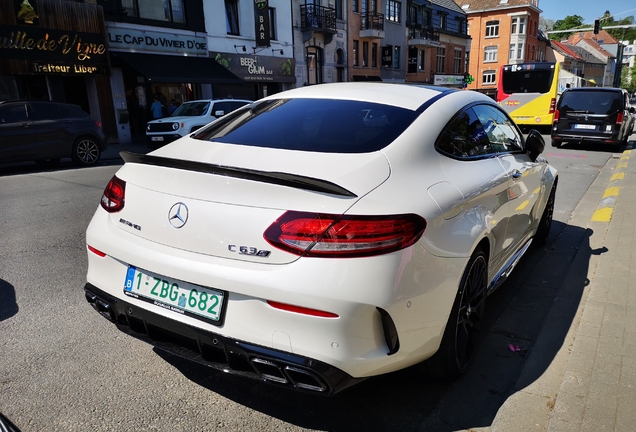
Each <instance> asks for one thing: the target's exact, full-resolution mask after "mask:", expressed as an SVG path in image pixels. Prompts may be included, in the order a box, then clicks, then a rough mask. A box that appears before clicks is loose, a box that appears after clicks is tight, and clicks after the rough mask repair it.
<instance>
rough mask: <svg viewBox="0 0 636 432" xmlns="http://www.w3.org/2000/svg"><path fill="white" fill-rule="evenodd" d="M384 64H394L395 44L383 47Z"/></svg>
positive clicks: (389, 65)
mask: <svg viewBox="0 0 636 432" xmlns="http://www.w3.org/2000/svg"><path fill="white" fill-rule="evenodd" d="M382 66H388V67H391V66H393V45H387V46H383V47H382Z"/></svg>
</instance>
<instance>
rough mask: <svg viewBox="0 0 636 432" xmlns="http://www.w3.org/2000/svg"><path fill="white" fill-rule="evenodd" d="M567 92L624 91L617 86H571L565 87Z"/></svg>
mask: <svg viewBox="0 0 636 432" xmlns="http://www.w3.org/2000/svg"><path fill="white" fill-rule="evenodd" d="M567 91H568V92H621V93H622V92H624V91H625V90H623V89H622V88H617V87H573V88H570V89H567Z"/></svg>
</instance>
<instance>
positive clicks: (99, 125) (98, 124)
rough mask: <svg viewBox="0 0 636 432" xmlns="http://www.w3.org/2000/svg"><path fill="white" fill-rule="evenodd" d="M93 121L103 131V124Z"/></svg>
mask: <svg viewBox="0 0 636 432" xmlns="http://www.w3.org/2000/svg"><path fill="white" fill-rule="evenodd" d="M93 121H94V122H95V124H96V125H97V127H98V128H100V129H102V124H101V123H100V122H98V121H97V120H93Z"/></svg>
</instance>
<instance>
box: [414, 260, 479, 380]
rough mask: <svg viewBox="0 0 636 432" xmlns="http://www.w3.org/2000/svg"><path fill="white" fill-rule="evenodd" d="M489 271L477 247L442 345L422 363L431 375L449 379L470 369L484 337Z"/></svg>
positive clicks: (462, 281) (458, 294)
mask: <svg viewBox="0 0 636 432" xmlns="http://www.w3.org/2000/svg"><path fill="white" fill-rule="evenodd" d="M487 275H488V263H487V261H486V254H485V253H484V252H483V251H482V250H481V249H480V248H478V249H477V250H475V252H474V253H473V255H472V257H471V258H470V261H469V263H468V266H467V267H466V270H465V271H464V275H463V276H462V280H461V284H460V287H459V290H458V292H457V296H456V298H455V302H454V303H453V309H452V311H451V314H450V317H449V319H448V323H447V324H446V329H445V330H444V336H443V338H442V342H441V344H440V347H439V349H438V351H437V352H436V353H435V354H434V355H433V357H431V358H430V359H428V360H426V361H425V362H424V363H423V364H422V366H423V368H424V370H425V371H426V372H427V373H428V374H429V375H431V376H433V377H435V378H438V379H441V380H444V381H450V380H453V379H455V378H457V377H458V376H459V375H461V374H462V373H464V372H465V371H466V370H467V369H468V366H469V365H470V362H471V360H472V358H473V355H474V353H475V350H476V348H477V345H478V344H479V341H480V339H481V327H482V323H483V320H484V316H485V315H484V314H485V311H486V294H487V293H486V288H487V286H486V285H487V279H488V276H487Z"/></svg>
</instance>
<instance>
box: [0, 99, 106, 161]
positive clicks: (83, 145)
mask: <svg viewBox="0 0 636 432" xmlns="http://www.w3.org/2000/svg"><path fill="white" fill-rule="evenodd" d="M105 149H106V136H105V135H104V132H103V131H102V126H101V123H99V122H98V121H95V120H93V119H92V118H91V116H90V115H89V114H87V113H86V112H85V111H84V110H82V108H80V107H79V106H77V105H72V104H66V103H61V102H50V101H33V100H20V101H17V100H14V101H0V163H11V162H24V161H35V162H37V163H40V164H45V163H49V164H55V163H57V162H59V161H60V159H61V158H64V157H70V158H71V159H72V160H73V161H74V162H75V163H76V164H78V165H81V166H90V165H95V164H96V163H97V162H98V161H99V158H100V156H101V154H102V152H103V151H104V150H105Z"/></svg>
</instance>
